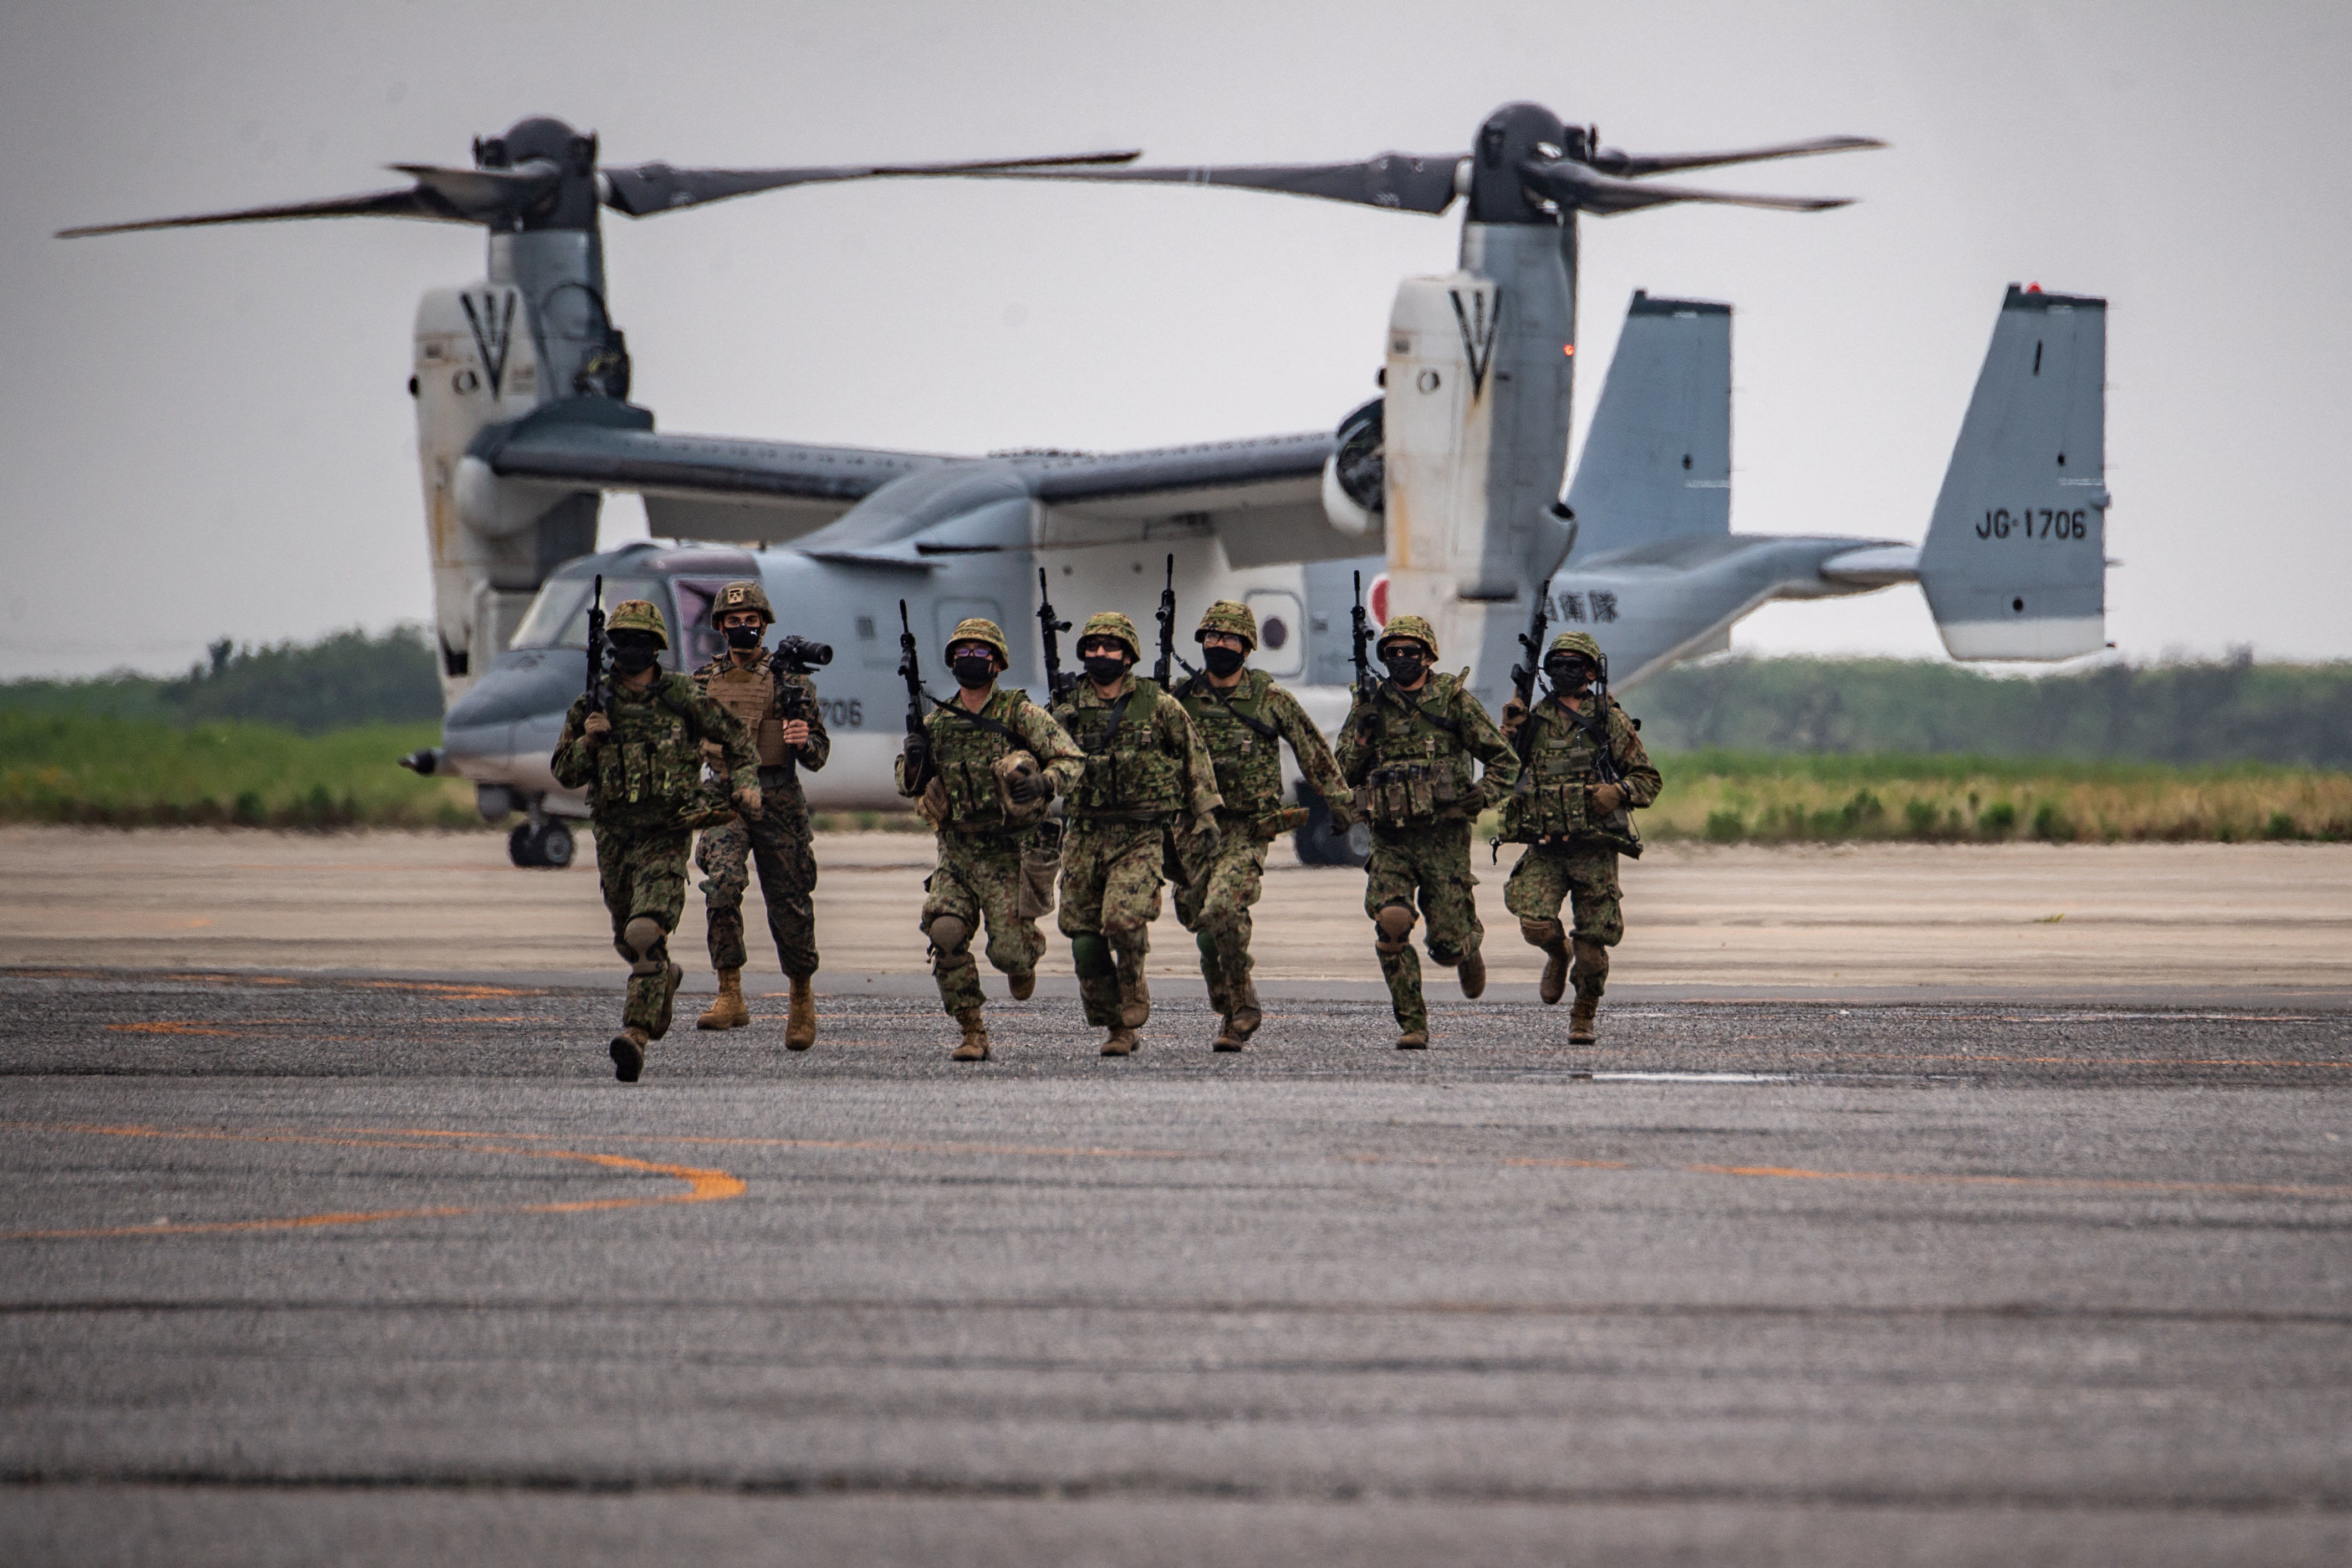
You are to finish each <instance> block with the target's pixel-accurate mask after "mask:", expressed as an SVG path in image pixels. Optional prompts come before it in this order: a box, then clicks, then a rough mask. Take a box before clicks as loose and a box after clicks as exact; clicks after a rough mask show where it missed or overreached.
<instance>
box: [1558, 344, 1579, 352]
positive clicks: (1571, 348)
mask: <svg viewBox="0 0 2352 1568" xmlns="http://www.w3.org/2000/svg"><path fill="white" fill-rule="evenodd" d="M1559 351H1560V352H1561V353H1563V354H1573V353H1574V352H1576V345H1575V344H1573V343H1563V344H1561V345H1560V350H1559Z"/></svg>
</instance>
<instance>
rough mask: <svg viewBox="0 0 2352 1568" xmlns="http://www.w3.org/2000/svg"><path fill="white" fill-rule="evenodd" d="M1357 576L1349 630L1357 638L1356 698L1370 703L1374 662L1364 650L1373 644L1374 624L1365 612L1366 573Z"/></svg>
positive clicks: (1359, 573) (1361, 701) (1358, 573)
mask: <svg viewBox="0 0 2352 1568" xmlns="http://www.w3.org/2000/svg"><path fill="white" fill-rule="evenodd" d="M1355 578H1356V608H1355V609H1354V611H1352V612H1350V618H1351V620H1352V622H1353V624H1352V625H1351V627H1350V628H1349V630H1350V632H1351V633H1352V634H1353V636H1354V637H1355V640H1356V649H1355V655H1354V656H1355V662H1356V700H1357V701H1358V702H1360V703H1370V702H1371V701H1372V700H1373V695H1372V662H1371V658H1370V655H1369V654H1367V653H1365V651H1364V650H1366V649H1367V648H1369V647H1370V646H1371V644H1372V625H1371V620H1370V617H1369V616H1367V615H1366V614H1365V613H1364V574H1363V573H1362V572H1357V573H1356V574H1355Z"/></svg>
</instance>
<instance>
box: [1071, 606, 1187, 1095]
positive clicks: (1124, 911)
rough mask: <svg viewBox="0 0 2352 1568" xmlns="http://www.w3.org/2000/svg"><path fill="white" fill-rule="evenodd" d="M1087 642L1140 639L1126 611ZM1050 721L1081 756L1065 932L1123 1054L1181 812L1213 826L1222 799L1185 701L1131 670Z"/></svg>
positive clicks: (1086, 688)
mask: <svg viewBox="0 0 2352 1568" xmlns="http://www.w3.org/2000/svg"><path fill="white" fill-rule="evenodd" d="M1089 637H1097V638H1099V637H1116V638H1117V639H1118V640H1119V641H1120V642H1122V643H1126V644H1127V647H1128V650H1129V653H1131V654H1133V655H1134V656H1135V657H1136V658H1137V659H1138V660H1140V659H1141V657H1142V653H1143V644H1142V642H1141V640H1140V639H1139V638H1138V637H1137V636H1136V634H1135V625H1134V623H1133V622H1130V621H1129V620H1128V618H1127V617H1126V616H1124V615H1118V614H1103V615H1096V616H1094V617H1092V618H1090V619H1089V620H1088V621H1087V623H1086V626H1085V628H1084V629H1083V630H1082V631H1081V632H1079V634H1078V646H1079V647H1081V648H1084V647H1085V646H1086V643H1087V639H1088V638H1089ZM1054 717H1055V719H1056V720H1058V721H1059V722H1060V724H1061V726H1062V727H1063V729H1064V730H1066V731H1067V732H1068V734H1069V735H1070V737H1071V738H1072V739H1074V740H1076V742H1077V743H1078V746H1079V748H1080V749H1081V750H1082V751H1083V752H1084V753H1085V754H1086V773H1085V776H1084V777H1083V778H1082V779H1080V780H1079V781H1078V783H1077V784H1076V787H1075V788H1074V789H1072V790H1071V791H1070V798H1069V804H1068V807H1067V811H1068V815H1069V820H1070V829H1069V836H1068V838H1067V839H1066V841H1065V842H1064V844H1063V849H1062V886H1061V900H1062V912H1061V926H1062V934H1063V935H1064V936H1067V937H1069V938H1070V954H1071V957H1072V958H1073V959H1074V960H1075V961H1076V966H1077V970H1078V995H1079V996H1080V997H1081V998H1084V999H1085V1002H1086V1009H1087V1022H1088V1023H1090V1024H1093V1025H1094V1026H1095V1027H1097V1029H1108V1030H1111V1031H1112V1041H1111V1043H1110V1044H1108V1045H1106V1047H1105V1048H1104V1049H1105V1051H1106V1052H1108V1053H1109V1054H1113V1055H1121V1054H1125V1051H1123V1050H1119V1049H1117V1048H1118V1047H1119V1046H1121V1045H1123V1046H1124V1047H1125V1048H1126V1049H1127V1050H1132V1049H1133V1046H1134V1031H1135V1030H1139V1029H1141V1028H1142V1027H1143V1025H1144V1022H1145V1021H1146V1020H1147V1019H1150V1016H1151V991H1150V987H1149V986H1147V985H1146V984H1145V981H1144V977H1143V959H1144V956H1145V955H1146V954H1148V953H1149V952H1150V951H1151V933H1150V926H1151V923H1152V922H1153V921H1154V920H1156V919H1158V918H1159V917H1160V880H1161V876H1162V872H1163V868H1164V865H1165V862H1166V857H1167V854H1168V851H1169V847H1170V841H1171V836H1172V835H1173V834H1174V832H1175V829H1176V825H1177V819H1178V818H1179V817H1180V816H1181V817H1184V818H1187V819H1189V820H1190V821H1193V822H1197V821H1200V820H1201V819H1202V818H1204V817H1206V818H1209V819H1210V820H1213V818H1214V813H1215V811H1216V810H1217V807H1218V806H1219V804H1220V803H1221V802H1220V800H1219V798H1218V795H1217V783H1216V768H1215V767H1214V766H1213V764H1212V763H1211V762H1210V760H1209V754H1208V752H1207V751H1206V750H1204V749H1203V748H1202V745H1201V738H1200V737H1199V736H1198V735H1197V734H1195V733H1194V731H1193V729H1192V720H1191V719H1189V718H1187V717H1186V716H1185V715H1184V706H1183V704H1181V703H1180V702H1178V701H1176V700H1175V699H1174V698H1173V697H1171V696H1169V695H1167V694H1166V693H1164V692H1162V691H1161V690H1160V687H1159V685H1158V684H1157V683H1156V682H1153V681H1149V680H1143V679H1139V678H1138V677H1137V676H1135V675H1134V674H1129V675H1128V676H1127V677H1126V678H1125V679H1124V680H1122V681H1121V682H1120V684H1119V687H1118V691H1117V692H1116V693H1114V694H1113V695H1112V696H1111V697H1110V698H1109V699H1108V701H1106V700H1105V699H1104V697H1103V696H1102V695H1101V694H1100V693H1099V692H1097V690H1096V689H1095V687H1094V684H1093V683H1092V682H1090V681H1083V680H1082V681H1080V682H1079V683H1078V684H1077V685H1076V686H1074V687H1072V688H1071V690H1070V693H1069V695H1067V696H1066V697H1064V698H1063V699H1062V700H1061V701H1060V702H1058V703H1056V704H1055V705H1054ZM1179 847H1180V849H1181V847H1182V846H1181V845H1180V846H1179Z"/></svg>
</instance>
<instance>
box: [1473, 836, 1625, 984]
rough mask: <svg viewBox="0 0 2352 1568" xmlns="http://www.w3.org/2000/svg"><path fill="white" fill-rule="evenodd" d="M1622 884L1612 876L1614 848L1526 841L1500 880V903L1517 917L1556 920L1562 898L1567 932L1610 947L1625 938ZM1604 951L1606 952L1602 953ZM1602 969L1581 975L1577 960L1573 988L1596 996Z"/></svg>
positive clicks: (1603, 974) (1583, 842) (1592, 843)
mask: <svg viewBox="0 0 2352 1568" xmlns="http://www.w3.org/2000/svg"><path fill="white" fill-rule="evenodd" d="M1622 893H1623V890H1622V888H1621V887H1620V886H1619V884H1618V882H1617V850H1616V847H1615V846H1614V845H1612V844H1604V843H1599V842H1595V841H1592V840H1590V839H1585V840H1571V841H1569V842H1568V843H1564V844H1556V843H1555V844H1529V845H1528V848H1527V852H1526V853H1525V854H1522V855H1521V856H1519V863H1518V864H1517V865H1516V866H1513V867H1512V868H1511V880H1510V881H1508V882H1507V883H1504V884H1503V904H1504V906H1505V907H1506V908H1507V909H1508V910H1510V912H1511V913H1512V914H1514V915H1517V916H1518V917H1519V918H1520V919H1521V920H1558V919H1559V906H1560V904H1562V903H1563V902H1565V903H1567V904H1569V905H1570V909H1571V911H1572V923H1571V924H1570V926H1569V936H1570V937H1572V938H1573V939H1575V940H1576V941H1579V942H1597V943H1599V944H1600V945H1601V946H1603V947H1614V946H1617V944H1618V943H1620V942H1622V941H1623V940H1624V938H1625V906H1624V904H1622V902H1620V900H1621V899H1622ZM1602 956H1603V957H1606V956H1607V955H1605V954H1604V955H1602ZM1607 975H1608V970H1607V969H1606V968H1605V967H1604V968H1603V969H1601V972H1600V973H1599V974H1595V975H1587V974H1586V973H1584V971H1583V960H1582V959H1579V960H1578V970H1577V975H1576V989H1577V993H1578V994H1579V995H1580V996H1581V995H1585V994H1587V993H1590V994H1591V995H1592V996H1596V997H1597V996H1599V995H1601V988H1602V983H1603V981H1604V980H1605V978H1606V977H1607Z"/></svg>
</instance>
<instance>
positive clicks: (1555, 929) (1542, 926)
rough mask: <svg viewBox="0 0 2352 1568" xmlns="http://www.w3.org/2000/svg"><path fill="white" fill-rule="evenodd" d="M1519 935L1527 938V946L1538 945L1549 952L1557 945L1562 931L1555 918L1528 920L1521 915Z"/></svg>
mask: <svg viewBox="0 0 2352 1568" xmlns="http://www.w3.org/2000/svg"><path fill="white" fill-rule="evenodd" d="M1519 935H1520V936H1522V937H1525V938H1526V939H1527V944H1528V946H1530V947H1540V948H1542V949H1543V950H1544V951H1545V952H1547V953H1549V952H1550V951H1551V950H1552V949H1553V948H1555V947H1557V946H1559V939H1560V936H1561V935H1562V933H1561V931H1560V928H1559V921H1557V920H1529V919H1527V918H1526V917H1524V916H1522V917H1521V918H1520V920H1519Z"/></svg>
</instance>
